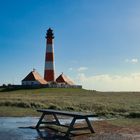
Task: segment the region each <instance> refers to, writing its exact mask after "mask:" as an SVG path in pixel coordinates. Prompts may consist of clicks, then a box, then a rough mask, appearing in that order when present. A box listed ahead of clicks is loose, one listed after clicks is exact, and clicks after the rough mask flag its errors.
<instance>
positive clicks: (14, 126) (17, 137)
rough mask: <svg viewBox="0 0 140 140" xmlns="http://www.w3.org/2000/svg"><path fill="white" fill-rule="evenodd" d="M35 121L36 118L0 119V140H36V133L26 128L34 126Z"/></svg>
mask: <svg viewBox="0 0 140 140" xmlns="http://www.w3.org/2000/svg"><path fill="white" fill-rule="evenodd" d="M37 121H38V118H36V117H19V118H18V117H0V140H36V139H37V137H38V133H37V131H35V130H34V129H30V128H27V127H29V126H34V125H35V124H36V123H37ZM20 127H26V129H21V128H20Z"/></svg>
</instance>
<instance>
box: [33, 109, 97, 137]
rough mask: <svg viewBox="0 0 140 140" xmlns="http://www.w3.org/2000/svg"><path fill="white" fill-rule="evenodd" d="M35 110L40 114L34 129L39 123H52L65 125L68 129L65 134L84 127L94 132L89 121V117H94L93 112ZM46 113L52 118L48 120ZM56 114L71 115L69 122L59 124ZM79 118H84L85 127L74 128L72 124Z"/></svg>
mask: <svg viewBox="0 0 140 140" xmlns="http://www.w3.org/2000/svg"><path fill="white" fill-rule="evenodd" d="M37 111H38V112H41V113H42V115H41V117H40V119H39V121H38V123H37V125H36V129H39V127H40V125H41V124H54V125H58V126H63V127H67V128H68V130H67V132H66V136H69V134H70V133H71V131H77V130H85V129H88V130H90V132H91V133H94V129H93V127H92V125H91V123H90V121H89V117H95V115H93V114H88V113H81V112H69V111H60V110H53V109H39V110H37ZM48 115H52V116H53V118H54V120H52V121H48V120H47V117H46V116H48ZM58 115H60V116H68V117H72V120H71V123H70V124H69V125H68V124H67V125H65V124H61V123H60V121H59V118H58ZM44 117H45V119H44ZM81 119H83V120H85V122H86V124H87V127H78V128H75V127H74V125H75V123H76V120H81Z"/></svg>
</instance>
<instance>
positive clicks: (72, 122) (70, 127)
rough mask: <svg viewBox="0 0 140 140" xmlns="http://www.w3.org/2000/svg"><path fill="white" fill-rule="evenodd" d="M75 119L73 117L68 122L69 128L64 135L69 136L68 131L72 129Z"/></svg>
mask: <svg viewBox="0 0 140 140" xmlns="http://www.w3.org/2000/svg"><path fill="white" fill-rule="evenodd" d="M75 121H76V118H75V117H74V118H73V119H72V121H71V123H70V126H69V128H68V130H67V132H66V135H65V136H69V134H70V131H71V130H72V129H73V126H74V124H75Z"/></svg>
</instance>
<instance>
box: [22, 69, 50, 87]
mask: <svg viewBox="0 0 140 140" xmlns="http://www.w3.org/2000/svg"><path fill="white" fill-rule="evenodd" d="M22 81H38V82H39V83H40V84H47V81H45V80H44V79H43V78H42V77H41V75H40V74H39V73H38V72H36V71H35V70H33V71H31V72H30V73H29V74H28V75H27V76H26V77H25V78H24V79H23V80H22Z"/></svg>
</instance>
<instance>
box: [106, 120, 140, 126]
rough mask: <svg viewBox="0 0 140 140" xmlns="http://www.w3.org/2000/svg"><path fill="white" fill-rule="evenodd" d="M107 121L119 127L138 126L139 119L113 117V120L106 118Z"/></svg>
mask: <svg viewBox="0 0 140 140" xmlns="http://www.w3.org/2000/svg"><path fill="white" fill-rule="evenodd" d="M108 122H109V123H111V124H113V125H116V126H121V127H126V126H129V127H140V119H139V118H137V119H136V118H135V119H129V118H125V119H124V118H121V119H114V120H108Z"/></svg>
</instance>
